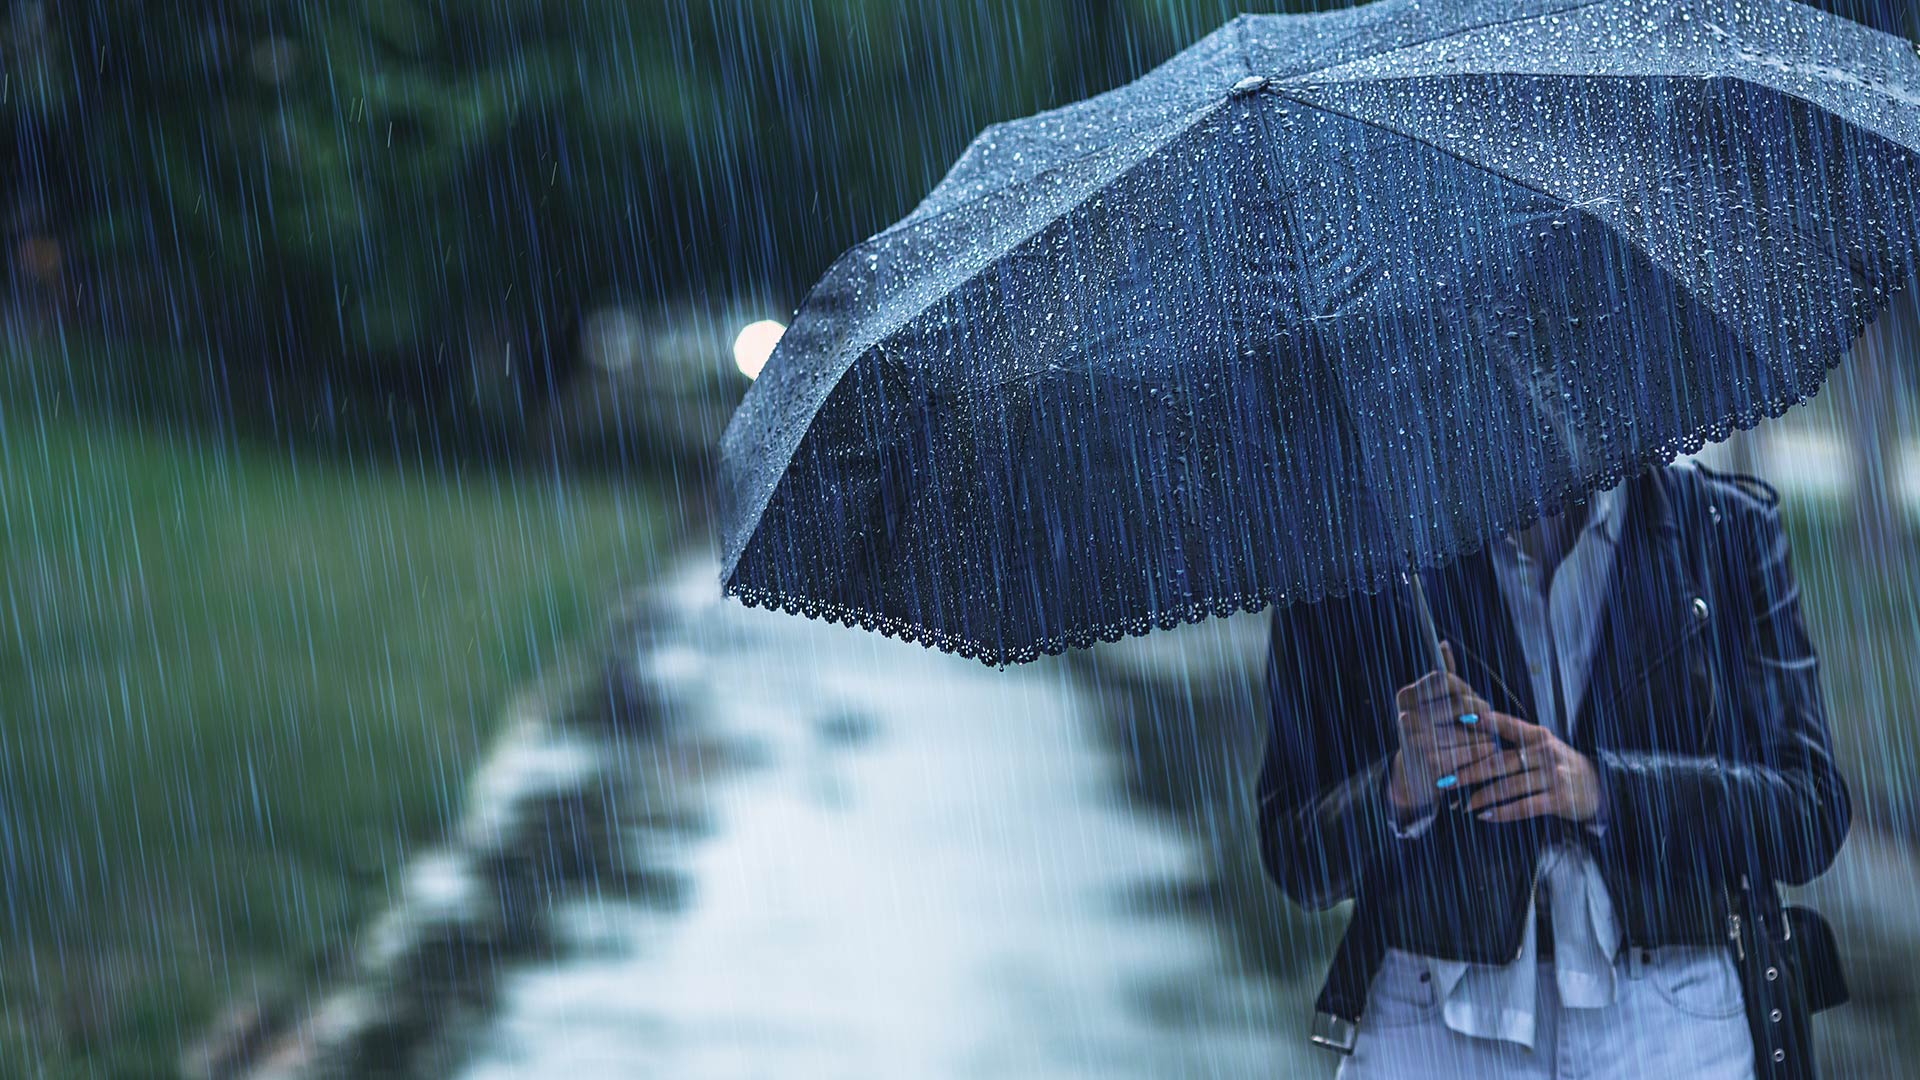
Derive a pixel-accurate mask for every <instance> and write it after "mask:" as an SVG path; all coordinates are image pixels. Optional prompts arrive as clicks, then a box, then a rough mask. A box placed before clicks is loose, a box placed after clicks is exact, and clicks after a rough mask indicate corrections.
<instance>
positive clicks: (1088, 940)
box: [464, 569, 1325, 1080]
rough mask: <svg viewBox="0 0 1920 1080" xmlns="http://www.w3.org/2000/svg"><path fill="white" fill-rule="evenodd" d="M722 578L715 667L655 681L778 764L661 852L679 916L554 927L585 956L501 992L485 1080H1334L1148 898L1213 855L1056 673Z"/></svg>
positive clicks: (726, 788)
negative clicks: (682, 895) (1133, 772)
mask: <svg viewBox="0 0 1920 1080" xmlns="http://www.w3.org/2000/svg"><path fill="white" fill-rule="evenodd" d="M712 580H713V578H712V576H711V573H710V572H709V571H707V570H704V569H699V570H694V571H691V572H690V573H689V574H688V575H687V577H686V579H685V584H684V586H682V587H679V588H677V590H676V591H675V592H674V593H673V596H674V597H675V600H674V605H675V606H676V607H678V608H680V609H681V610H682V611H684V613H685V615H686V618H687V619H688V620H689V624H690V625H693V626H695V627H696V628H698V630H697V634H696V638H697V644H696V645H695V646H694V647H691V648H689V647H684V646H669V647H666V648H664V649H662V650H660V651H659V652H658V653H657V655H653V656H651V657H648V658H646V660H645V662H647V663H653V664H660V665H668V666H672V667H675V668H678V669H683V670H682V674H684V673H685V672H684V669H688V668H693V669H697V671H696V675H697V678H698V679H700V680H702V681H703V682H704V684H705V685H706V686H708V687H709V688H710V691H711V693H712V694H713V695H715V699H716V700H717V701H718V702H720V704H721V707H720V708H719V709H718V710H717V712H718V714H719V716H720V719H719V720H718V723H719V724H720V726H721V727H722V728H724V729H725V731H724V732H723V733H724V734H725V735H727V736H730V737H732V738H734V739H739V740H745V741H746V742H747V743H748V744H749V745H754V746H757V747H759V748H760V752H759V753H758V754H757V755H756V756H757V757H758V758H759V759H760V765H759V767H757V768H754V769H751V770H749V771H746V772H744V773H743V774H741V775H738V776H736V777H733V778H731V779H728V780H725V781H723V782H721V783H720V784H719V786H718V788H717V792H716V795H715V800H716V803H717V805H716V808H715V809H716V817H715V821H714V823H713V824H714V828H713V831H712V832H711V834H710V835H708V836H706V837H704V838H702V839H698V840H692V841H687V842H685V843H683V844H682V846H681V847H680V849H679V850H676V851H665V852H662V851H652V852H649V853H647V857H648V858H649V859H652V860H655V861H664V862H666V863H668V864H669V865H673V866H676V867H677V868H679V869H680V870H681V872H683V873H684V874H685V875H686V876H687V877H688V878H689V879H690V880H691V882H692V885H693V893H692V896H691V898H690V902H689V904H688V905H687V907H686V909H685V910H684V911H682V912H680V913H678V914H661V913H659V912H658V911H656V910H649V909H642V908H638V907H634V908H629V907H625V906H622V905H620V904H618V903H609V902H604V901H603V902H599V903H596V904H575V905H572V906H571V907H569V908H568V909H567V910H566V911H565V912H564V913H563V923H564V925H565V926H566V927H568V929H567V930H566V931H565V937H567V938H568V939H570V940H571V943H572V944H573V946H574V947H575V949H576V950H578V953H577V955H576V956H575V958H574V959H570V960H568V961H565V962H563V963H561V964H560V965H558V966H555V967H549V968H543V969H538V970H528V971H525V972H521V973H518V974H515V975H512V976H509V977H508V979H507V980H506V981H505V984H504V988H503V996H502V999H501V1008H500V1010H499V1012H498V1014H497V1016H496V1018H495V1020H494V1022H493V1023H492V1025H491V1027H490V1028H489V1030H488V1031H486V1032H485V1033H484V1034H483V1035H482V1036H481V1037H480V1040H479V1046H478V1054H477V1056H476V1057H475V1058H474V1059H473V1060H472V1062H471V1064H470V1065H469V1067H468V1068H467V1070H466V1072H465V1074H464V1075H465V1076H466V1077H467V1078H468V1080H500V1078H505V1077H523V1076H525V1077H531V1076H538V1077H555V1078H563V1080H591V1078H597V1077H623V1078H625V1077H634V1076H671V1077H676V1078H686V1080H703V1078H719V1077H751V1076H776V1075H777V1076H781V1077H790V1078H799V1080H807V1078H814V1077H822V1078H824V1077H834V1078H840V1077H850V1078H851V1077H877V1078H878V1077H884V1078H889V1080H892V1078H897V1077H993V1078H1003V1077H1022V1078H1048V1077H1102V1078H1107V1077H1129V1076H1137V1077H1175V1076H1179V1077H1222V1078H1224V1077H1272V1076H1296V1075H1319V1074H1320V1073H1322V1072H1324V1070H1325V1064H1324V1062H1322V1061H1321V1060H1320V1056H1319V1055H1314V1054H1312V1053H1311V1051H1309V1050H1307V1049H1306V1048H1304V1047H1302V1046H1299V1045H1298V1044H1296V1043H1294V1042H1293V1041H1292V1040H1291V1039H1284V1040H1283V1039H1282V1038H1281V1037H1280V1036H1279V1035H1278V1034H1276V1031H1277V1029H1279V1028H1280V1027H1281V1026H1282V1024H1281V1021H1280V1018H1279V1013H1278V1010H1279V1006H1278V1005H1277V1004H1276V1002H1275V1001H1274V999H1273V997H1272V995H1270V994H1269V993H1268V991H1267V989H1266V986H1265V984H1264V983H1262V982H1260V981H1258V980H1254V979H1248V978H1244V977H1241V976H1237V975H1234V974H1231V971H1232V969H1233V968H1234V964H1233V962H1232V961H1231V960H1230V959H1229V958H1227V957H1225V956H1223V955H1222V954H1221V952H1220V950H1219V948H1218V946H1217V945H1216V935H1215V933H1214V931H1213V929H1212V928H1211V927H1209V926H1207V925H1205V924H1204V923H1201V922H1198V921H1195V920H1193V919H1191V918H1190V917H1186V916H1179V915H1171V914H1165V913H1158V912H1153V911H1148V910H1145V905H1143V904H1141V903H1139V902H1133V903H1130V902H1129V897H1138V896H1141V895H1146V894H1149V893H1150V892H1151V890H1152V889H1153V888H1154V887H1156V886H1165V885H1167V884H1169V883H1171V882H1177V881H1180V880H1182V879H1184V878H1186V877H1188V876H1190V875H1192V874H1194V873H1196V872H1197V868H1198V867H1199V865H1200V860H1199V857H1198V855H1197V853H1195V852H1194V851H1192V850H1191V849H1190V847H1189V845H1188V842H1187V841H1186V839H1185V838H1184V837H1182V836H1181V835H1180V834H1179V833H1177V832H1176V831H1174V830H1173V829H1171V828H1169V827H1167V826H1166V825H1164V824H1162V823H1161V822H1159V821H1157V820H1154V819H1152V818H1150V817H1147V816H1144V815H1143V814H1140V813H1136V812H1134V811H1133V810H1131V809H1130V808H1129V807H1127V806H1126V805H1124V804H1123V802H1122V801H1121V800H1122V796H1121V795H1120V794H1119V787H1118V784H1117V776H1118V773H1117V769H1116V763H1115V762H1114V761H1113V760H1112V759H1111V758H1110V756H1109V754H1108V752H1107V751H1106V750H1104V749H1103V748H1101V747H1100V746H1099V745H1098V744H1097V743H1096V741H1095V738H1094V735H1093V732H1092V731H1091V725H1090V724H1089V723H1087V722H1086V717H1085V716H1084V715H1083V712H1084V710H1085V709H1089V708H1091V707H1092V704H1091V702H1090V700H1087V699H1086V698H1084V697H1083V696H1082V695H1081V694H1080V693H1079V692H1078V691H1077V690H1076V687H1075V684H1074V682H1073V681H1072V678H1071V677H1070V675H1069V673H1068V671H1067V669H1066V668H1065V667H1064V666H1062V665H1058V664H1041V665H1035V666H1032V667H1028V668H1022V669H1017V670H1013V671H1007V672H995V671H991V670H988V669H986V668H984V667H982V666H980V665H978V664H975V663H973V662H971V661H962V660H958V659H954V658H950V657H943V656H939V655H936V654H931V653H928V652H926V651H923V650H921V649H919V648H917V647H913V646H907V645H902V644H899V643H897V642H892V641H887V640H884V639H881V638H879V637H877V636H876V635H871V634H865V633H860V632H857V631H850V630H843V629H836V628H829V627H823V626H820V625H818V624H813V623H809V622H805V621H802V620H799V619H794V618H787V617H782V616H772V615H767V614H765V613H761V612H750V611H746V610H744V609H741V608H739V607H738V606H737V605H734V604H731V603H728V604H725V605H722V604H719V603H718V602H717V601H716V600H715V599H714V598H713V596H712V594H711V592H710V590H709V588H708V587H707V585H706V584H705V583H708V582H711V581H712ZM1288 1030H1292V1027H1291V1025H1288Z"/></svg>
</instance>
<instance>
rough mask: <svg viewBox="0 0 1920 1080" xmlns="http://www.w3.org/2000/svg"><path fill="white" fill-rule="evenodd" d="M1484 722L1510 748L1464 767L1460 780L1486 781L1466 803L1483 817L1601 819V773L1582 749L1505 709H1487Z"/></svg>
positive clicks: (1470, 781) (1577, 820) (1469, 808)
mask: <svg viewBox="0 0 1920 1080" xmlns="http://www.w3.org/2000/svg"><path fill="white" fill-rule="evenodd" d="M1481 726H1483V727H1485V728H1486V729H1487V730H1489V731H1491V732H1492V733H1493V734H1495V735H1498V736H1499V737H1500V738H1501V739H1502V740H1504V741H1505V742H1506V744H1507V749H1504V750H1502V751H1500V752H1499V753H1497V754H1493V755H1490V756H1488V757H1486V758H1482V759H1481V760H1479V761H1476V762H1474V763H1473V764H1472V765H1468V766H1466V767H1464V768H1462V769H1461V770H1460V774H1459V775H1460V783H1462V784H1465V785H1474V784H1480V785H1484V786H1482V787H1481V788H1480V789H1479V790H1478V791H1475V792H1474V793H1473V798H1472V799H1471V800H1469V801H1468V803H1467V809H1468V810H1469V811H1471V812H1473V813H1475V814H1477V815H1479V817H1480V820H1482V821H1524V820H1526V819H1528V818H1535V817H1542V816H1547V815H1551V816H1553V817H1560V818H1565V819H1567V820H1568V821H1573V822H1579V823H1587V822H1591V821H1593V820H1595V819H1596V818H1597V817H1599V815H1600V811H1601V809H1602V807H1601V805H1600V777H1599V774H1598V773H1596V772H1595V771H1594V768H1593V762H1591V761H1588V760H1587V759H1586V757H1585V755H1583V754H1581V753H1580V751H1578V750H1575V749H1574V748H1573V747H1571V746H1568V745H1567V744H1566V743H1565V742H1562V741H1561V740H1560V737H1559V736H1558V735H1555V734H1554V733H1553V732H1552V731H1549V730H1548V729H1546V728H1544V727H1541V726H1540V725H1538V724H1529V723H1527V722H1526V721H1525V720H1522V719H1520V718H1519V717H1515V716H1508V715H1506V714H1504V713H1494V712H1490V713H1487V714H1486V715H1485V716H1483V717H1482V718H1481Z"/></svg>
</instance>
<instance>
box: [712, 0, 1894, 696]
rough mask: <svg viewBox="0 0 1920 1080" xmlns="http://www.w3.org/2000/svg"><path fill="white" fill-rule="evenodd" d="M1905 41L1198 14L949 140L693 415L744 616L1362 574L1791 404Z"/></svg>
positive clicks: (1887, 212) (970, 608) (1583, 11)
mask: <svg viewBox="0 0 1920 1080" xmlns="http://www.w3.org/2000/svg"><path fill="white" fill-rule="evenodd" d="M1916 150H1920V57H1916V55H1915V52H1914V50H1913V48H1912V47H1911V46H1910V45H1909V44H1908V43H1906V42H1904V41H1901V40H1899V39H1897V38H1894V37H1892V36H1889V35H1886V34H1882V33H1879V32H1877V31H1873V30H1870V29H1868V28H1866V27H1863V26H1860V25H1858V24H1854V23H1851V22H1847V21H1845V20H1842V19H1840V18H1838V17H1835V16H1831V15H1826V14H1823V13H1820V12H1818V11H1815V10H1813V9H1811V8H1807V7H1804V6H1802V5H1799V4H1797V3H1792V2H1788V0H1685V2H1678V3H1676V2H1672V0H1654V2H1641V0H1487V2H1468V3H1451V4H1436V3H1431V2H1427V3H1422V2H1418V0H1382V2H1380V3H1375V4H1372V5H1369V6H1366V7H1361V8H1356V9H1351V10H1347V11H1341V12H1337V13H1329V14H1323V15H1311V16H1246V17H1242V18H1239V19H1236V20H1234V21H1233V22H1232V23H1230V24H1228V25H1227V26H1225V27H1223V28H1222V29H1220V30H1219V31H1217V32H1215V33H1214V34H1212V35H1211V36H1209V37H1207V38H1206V39H1204V40H1202V41H1201V42H1199V43H1198V44H1196V45H1195V46H1193V47H1192V48H1191V49H1189V50H1187V51H1186V52H1184V53H1182V54H1180V55H1179V56H1177V57H1176V58H1174V59H1173V60H1172V61H1170V62H1169V63H1167V64H1166V65H1164V66H1163V67H1161V68H1159V69H1157V70H1155V71H1153V72H1152V73H1150V74H1148V75H1147V76H1145V77H1144V78H1142V79H1140V80H1139V81H1137V82H1135V83H1132V84H1130V85H1128V86H1125V87H1123V88H1121V89H1118V90H1115V91H1113V92H1111V93H1108V94H1105V95H1102V96H1100V97H1096V98H1093V99H1090V100H1088V101H1085V102H1082V103H1079V104H1076V105H1072V106H1069V107H1067V108H1064V109H1060V110H1057V111H1054V112H1049V113H1044V114H1041V115H1038V116H1035V117H1033V118H1030V119H1027V120H1022V121H1018V122H1014V123H1009V124H1004V125H1000V126H997V127H994V128H990V129H988V130H987V131H986V132H984V133H983V134H982V135H981V136H980V137H979V138H978V139H977V140H976V141H975V142H974V143H973V145H972V146H971V147H970V148H969V149H968V150H967V151H966V153H965V154H964V155H963V156H962V157H961V159H960V160H959V161H958V163H956V164H955V165H954V167H953V169H952V171H951V172H950V173H949V174H948V175H947V177H946V178H945V179H944V180H943V181H942V182H941V183H940V185H939V186H938V187H937V188H936V189H935V190H934V191H933V192H932V193H931V194H930V195H929V196H928V198H927V199H926V201H925V202H924V203H922V204H921V205H920V206H919V207H918V208H917V209H916V210H914V211H913V213H912V214H910V215H909V216H908V217H906V218H905V219H904V220H902V221H900V222H899V223H897V224H895V225H894V226H892V227H891V228H889V229H887V230H885V231H884V232H881V233H880V234H878V235H877V236H874V237H872V238H871V239H869V240H867V241H865V242H864V243H861V244H859V245H858V246H856V247H854V248H853V249H852V250H851V251H849V252H848V253H847V254H846V255H844V256H843V257H842V258H841V259H840V260H839V261H838V262H836V263H835V265H834V266H833V267H832V268H831V269H830V270H829V271H828V273H827V274H826V276H825V278H824V279H823V280H822V281H821V282H820V283H819V284H818V285H817V286H816V287H815V288H814V290H813V291H812V293H811V294H810V295H809V296H808V297H807V299H806V301H805V302H804V304H803V305H802V307H801V309H800V311H799V312H798V314H797V316H796V318H795V320H794V323H793V326H792V328H791V329H790V330H789V331H788V332H787V335H786V337H785V338H784V339H783V340H782V342H781V343H780V346H779V348H778V349H777V350H776V351H775V353H774V355H773V357H772V358H771V360H770V362H769V363H768V365H767V367H766V369H765V371H764V373H763V374H762V375H761V377H760V379H759V381H758V382H757V383H756V384H755V385H754V386H753V387H752V388H751V390H750V391H749V393H748V394H747V396H746V398H745V400H744V401H743V402H742V404H741V406H740V408H739V409H738V411H737V412H736V414H735V416H734V417H733V419H732V421H731V423H730V425H729V426H728V429H727V431H726V434H725V436H724V437H723V440H722V476H721V488H722V508H721V527H722V544H723V552H722V566H723V576H724V584H725V589H726V591H727V592H728V593H729V594H731V595H733V596H736V597H738V598H740V599H741V600H743V601H745V602H746V603H748V604H757V605H765V606H769V607H774V608H778V609H782V610H786V611H791V612H796V613H800V614H804V615H809V616H814V617H818V618H826V619H832V620H836V621H840V622H845V623H849V624H855V625H860V626H864V627H868V628H870V629H877V630H881V631H884V632H886V633H888V634H892V635H895V636H899V637H903V638H907V639H909V640H914V641H919V642H922V643H924V644H926V645H929V646H934V647H938V648H941V649H946V650H950V651H956V652H959V653H962V654H964V655H968V656H973V657H977V658H979V659H981V660H983V661H986V662H988V663H990V664H1007V663H1017V662H1022V661H1026V660H1030V659H1033V658H1035V657H1037V656H1039V655H1041V654H1043V653H1055V652H1059V651H1062V650H1064V649H1066V648H1069V647H1076V646H1082V645H1087V644H1091V643H1093V642H1095V641H1099V640H1113V639H1116V638H1118V637H1121V636H1123V635H1127V634H1134V633H1142V632H1145V631H1147V630H1149V629H1151V628H1152V627H1154V626H1171V625H1174V624H1176V623H1178V622H1182V621H1192V620H1197V619H1200V618H1202V617H1205V616H1208V615H1224V614H1230V613H1232V612H1235V611H1239V610H1257V609H1259V608H1261V607H1263V606H1265V605H1268V604H1273V603H1282V604H1286V603H1297V602H1310V601H1314V600H1317V599H1320V598H1322V597H1325V596H1328V595H1337V594H1342V593H1347V592H1351V591H1354V590H1364V591H1375V590H1378V589H1380V588H1383V587H1385V586H1386V585H1388V584H1389V583H1390V582H1392V581H1394V580H1396V579H1398V578H1400V577H1402V576H1403V575H1405V574H1407V573H1409V572H1412V571H1415V570H1418V569H1423V568H1429V567H1434V566H1438V565H1440V564H1442V563H1444V562H1446V561H1448V560H1450V559H1452V558H1454V557H1457V556H1459V555H1462V554H1465V553H1469V552H1471V551H1473V550H1475V549H1477V548H1479V547H1480V546H1482V545H1484V544H1485V543H1487V542H1488V541H1489V540H1490V539H1491V538H1494V537H1497V536H1500V535H1502V534H1505V533H1507V532H1509V531H1511V530H1513V529H1515V528H1517V527H1520V526H1523V525H1525V524H1527V523H1529V522H1531V521H1533V520H1534V519H1536V518H1537V517H1539V516H1540V515H1542V514H1546V513H1553V512H1557V511H1558V510H1559V509H1560V508H1562V507H1563V506H1564V505H1566V504H1568V503H1569V502H1571V501H1574V500H1577V499H1578V498H1580V497H1582V496H1584V495H1585V494H1586V493H1588V492H1590V491H1593V490H1597V489H1600V488H1604V487H1607V486H1610V485H1612V484H1613V483H1616V482H1618V481H1620V480H1621V479H1624V478H1625V477H1627V476H1629V475H1631V474H1633V473H1635V472H1638V471H1640V470H1642V469H1644V468H1646V467H1649V466H1650V465H1653V464H1655V463H1658V462H1662V461H1666V460H1669V459H1671V458H1672V457H1673V456H1674V455H1676V454H1678V453H1681V452H1685V451H1690V450H1693V449H1697V448H1698V447H1700V446H1701V445H1703V444H1704V443H1706V442H1708V441H1712V440H1717V439H1720V438H1723V437H1725V436H1726V435H1728V434H1730V433H1731V432H1732V431H1733V430H1734V429H1736V428H1746V427H1750V426H1752V425H1754V424H1756V423H1758V422H1759V421H1760V420H1762V419H1763V418H1765V417H1768V416H1772V415H1776V414H1778V413H1780V412H1782V411H1784V410H1785V409H1787V408H1788V407H1790V406H1792V405H1793V404H1794V403H1796V402H1799V401H1801V400H1803V399H1805V398H1807V397H1808V396H1810V395H1811V394H1813V393H1814V392H1815V390H1816V389H1817V388H1818V387H1819V385H1820V383H1821V382H1822V380H1823V378H1824V377H1825V374H1826V372H1827V370H1828V369H1829V367H1830V366H1832V365H1833V364H1835V363H1837V362H1838V361H1839V360H1840V358H1841V357H1842V356H1843V355H1844V353H1845V351H1846V350H1847V349H1848V347H1849V346H1850V344H1851V343H1852V341H1853V340H1854V339H1855V337H1856V336H1857V335H1858V334H1859V333H1860V332H1861V330H1862V329H1863V328H1864V327H1865V326H1866V325H1867V324H1868V323H1869V322H1870V321H1871V320H1872V319H1873V318H1874V317H1875V316H1876V315H1877V314H1878V312H1880V311H1881V310H1883V309H1884V308H1885V306H1886V305H1887V304H1888V303H1889V302H1890V301H1891V299H1892V297H1893V295H1894V293H1895V291H1896V290H1898V289H1900V288H1902V287H1904V285H1905V283H1906V282H1907V280H1908V279H1909V278H1910V277H1911V276H1912V274H1913V270H1914V263H1915V258H1916V255H1917V254H1920V245H1917V244H1916V237H1915V228H1914V226H1915V222H1916V209H1917V208H1920V172H1917V170H1916V167H1917V166H1920V155H1917V154H1916Z"/></svg>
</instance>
